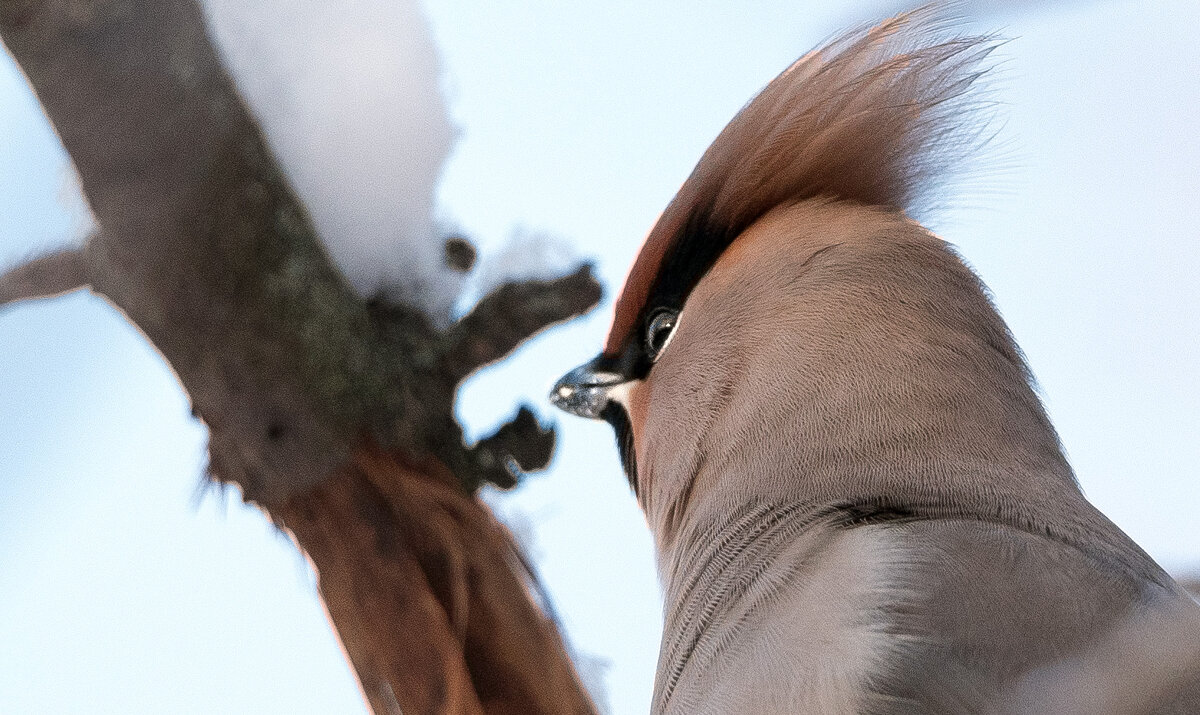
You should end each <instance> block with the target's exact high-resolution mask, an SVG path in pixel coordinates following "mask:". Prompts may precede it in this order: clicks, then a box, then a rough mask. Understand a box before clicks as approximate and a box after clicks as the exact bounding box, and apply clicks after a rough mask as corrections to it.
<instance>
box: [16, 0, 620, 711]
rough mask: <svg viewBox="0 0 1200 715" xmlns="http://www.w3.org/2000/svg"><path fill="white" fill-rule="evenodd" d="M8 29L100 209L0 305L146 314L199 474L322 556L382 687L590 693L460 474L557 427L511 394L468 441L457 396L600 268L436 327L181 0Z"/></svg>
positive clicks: (140, 318) (481, 479)
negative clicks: (283, 164)
mask: <svg viewBox="0 0 1200 715" xmlns="http://www.w3.org/2000/svg"><path fill="white" fill-rule="evenodd" d="M0 37H2V39H3V41H4V44H5V46H6V47H7V49H8V50H9V51H10V52H11V53H12V54H13V56H14V57H15V58H16V60H17V62H18V63H19V64H20V65H21V68H22V69H23V70H24V72H25V74H26V75H27V77H28V78H29V81H30V84H31V85H32V87H33V89H34V91H35V92H36V93H37V96H38V98H39V100H40V101H41V103H42V106H43V108H44V109H45V111H46V114H47V115H48V117H49V119H50V121H51V122H52V123H53V125H54V127H55V129H56V130H57V132H58V135H59V136H60V137H61V139H62V142H63V145H64V146H65V148H66V150H67V152H68V153H69V154H70V156H71V158H72V160H73V161H74V164H75V168H76V169H77V171H78V172H79V176H80V179H81V182H82V185H83V189H84V193H85V194H86V196H87V199H88V201H89V203H90V205H91V208H92V210H93V212H94V214H95V216H96V218H97V221H98V223H99V225H100V230H99V231H98V232H97V233H96V234H95V235H93V236H92V237H91V238H90V239H89V240H88V242H87V243H86V245H84V246H83V247H82V248H80V249H78V250H77V251H72V252H68V253H65V254H59V255H54V256H48V257H45V258H43V259H39V261H35V262H34V263H32V264H30V265H28V266H25V267H19V268H17V269H15V270H14V271H11V272H10V273H9V274H7V275H5V276H0V305H3V304H4V303H7V302H12V301H15V300H20V299H25V298H34V297H39V296H43V295H51V294H54V293H59V292H63V291H66V290H71V289H74V288H77V287H90V288H91V289H92V290H93V291H94V292H96V293H97V294H99V295H101V296H103V297H104V298H106V299H107V300H108V301H109V302H110V303H112V304H113V305H114V306H115V307H116V308H118V309H119V310H121V311H122V312H123V313H124V314H125V315H126V316H127V317H128V318H129V319H130V320H131V321H132V322H133V323H134V324H136V325H137V326H138V328H140V329H141V331H142V332H143V333H144V334H145V335H146V337H147V338H148V339H149V340H150V341H151V342H152V343H153V344H154V345H155V346H156V347H157V349H158V350H159V351H160V352H161V353H162V355H163V357H164V358H165V359H166V361H167V362H168V363H169V364H170V366H171V367H172V369H173V370H174V371H175V374H176V375H177V376H178V378H179V381H180V383H181V384H182V386H183V387H184V389H185V390H186V391H187V393H188V395H189V397H190V399H191V401H192V405H193V408H194V411H195V413H196V414H197V416H198V417H199V418H201V419H202V420H203V421H204V422H205V424H206V425H207V426H208V428H209V432H210V435H209V455H210V471H211V473H212V474H213V476H214V477H215V478H217V479H220V480H222V481H226V482H230V483H234V484H237V485H238V487H239V488H240V489H241V490H242V492H243V495H244V497H245V499H246V500H247V501H250V502H254V503H256V504H258V505H259V506H261V507H262V508H263V509H264V510H265V511H266V512H268V514H269V515H270V516H271V517H272V518H273V519H275V520H276V521H277V522H278V523H280V524H281V525H282V526H284V527H285V528H287V529H289V530H290V531H291V532H292V533H293V534H294V535H295V537H296V540H297V542H298V543H299V544H300V546H301V547H302V548H303V549H305V551H306V552H307V553H308V554H309V556H310V557H311V559H312V562H313V564H314V566H315V567H316V569H317V571H318V575H319V579H320V584H321V592H322V594H323V596H324V598H325V600H326V605H327V607H328V610H329V613H330V616H331V618H332V620H333V622H334V625H335V627H336V628H337V629H338V632H339V635H340V636H341V639H342V642H343V644H344V646H345V649H346V651H347V653H348V654H349V656H350V659H351V661H352V662H353V664H354V667H355V668H356V670H357V672H358V674H359V678H360V682H361V683H362V685H363V689H364V693H365V694H366V697H367V699H368V701H369V702H370V704H371V706H372V708H373V709H374V710H375V712H377V713H393V712H400V711H401V710H402V711H403V712H405V713H410V714H411V713H423V712H437V713H477V712H489V713H493V712H494V713H509V712H512V713H516V712H521V713H574V712H591V711H592V706H591V704H590V702H589V700H588V698H587V696H586V694H585V693H584V691H583V689H582V688H581V687H580V685H579V682H578V679H577V678H576V676H575V673H574V670H573V668H572V666H571V664H570V662H569V659H568V658H567V656H566V653H565V648H564V647H563V644H562V641H561V639H560V638H559V636H558V634H557V632H556V631H555V629H554V627H553V624H552V623H550V622H549V621H548V620H547V618H546V617H545V615H544V614H542V613H541V611H540V610H539V609H538V608H537V606H536V605H534V603H533V601H532V599H531V597H530V594H529V592H528V588H527V585H528V584H527V582H526V581H524V580H523V570H522V569H521V568H520V566H519V560H518V559H517V558H516V552H515V548H514V547H513V545H512V543H511V540H510V539H509V537H508V535H507V534H506V532H505V531H504V530H503V528H501V527H500V526H499V525H497V523H496V522H495V521H494V519H493V518H492V516H491V514H490V513H489V512H488V511H487V510H486V509H485V508H484V507H483V506H482V505H481V504H480V503H479V502H478V501H476V500H475V498H474V496H473V493H474V490H475V489H476V488H477V487H479V486H480V485H481V484H483V483H485V482H493V483H496V484H499V485H501V486H511V485H512V484H514V483H515V481H516V479H517V477H518V476H519V475H520V473H521V471H523V470H532V469H539V468H542V467H544V466H545V464H546V463H547V462H548V460H549V458H550V454H551V451H552V449H553V443H554V436H553V432H552V430H550V429H548V428H546V427H543V426H542V425H540V424H539V423H538V421H537V420H536V419H535V418H534V417H533V414H532V413H531V412H529V411H528V410H526V409H522V410H520V411H519V412H518V413H517V416H516V418H515V419H514V420H513V421H512V422H511V423H510V424H509V425H506V426H505V427H503V428H501V430H500V431H499V432H497V434H496V435H494V436H493V437H491V438H488V439H485V440H482V441H481V442H480V443H479V444H477V445H473V446H467V445H464V443H463V439H462V431H461V429H460V427H459V425H458V424H457V422H456V421H455V419H454V412H453V406H454V398H455V391H456V389H457V386H458V384H459V382H461V380H462V379H463V378H465V377H466V376H467V375H469V374H470V373H471V372H472V371H474V370H475V369H477V368H478V367H480V366H481V365H484V364H486V363H489V362H492V361H495V360H499V359H501V358H503V357H504V356H505V355H506V354H508V353H509V352H510V351H511V350H512V349H514V348H515V347H516V346H517V345H518V344H519V343H520V342H521V341H523V340H524V339H526V338H528V337H529V336H531V335H533V334H534V333H535V332H537V331H539V330H541V329H543V328H545V327H547V326H549V325H552V324H554V323H556V322H559V321H562V320H567V319H570V318H572V317H574V316H576V315H579V314H581V313H582V312H585V311H586V310H588V309H590V308H591V307H592V306H594V305H595V304H596V302H598V300H599V298H600V288H599V285H598V284H597V283H596V281H595V279H594V278H593V277H592V275H591V272H590V269H589V268H588V267H586V266H585V267H582V268H580V270H579V271H578V272H576V273H575V274H573V275H571V276H567V277H565V278H562V279H559V280H557V281H548V282H530V283H524V284H520V285H514V286H505V287H502V288H500V289H499V290H498V291H497V292H496V293H495V294H493V295H492V296H489V297H487V298H485V299H484V300H482V301H481V302H480V304H479V305H478V306H477V307H476V309H475V310H474V311H473V312H472V313H471V314H470V315H468V316H467V317H466V318H464V319H463V320H462V321H460V322H459V323H458V324H457V325H454V326H452V327H451V328H450V329H449V331H448V332H445V333H439V332H438V331H436V330H434V329H433V328H432V327H431V325H430V323H429V322H428V321H427V320H426V319H425V318H424V316H423V315H422V314H421V313H419V312H418V311H416V310H415V309H412V308H409V307H407V306H404V305H372V304H368V303H367V302H365V301H362V300H361V299H359V298H358V297H357V296H356V295H355V294H354V293H353V291H351V290H350V289H349V287H348V286H347V284H346V282H345V280H344V279H343V277H342V276H341V275H340V274H339V273H338V271H337V270H336V269H335V268H334V267H333V266H332V264H331V263H330V261H329V259H328V257H327V256H326V254H325V251H324V249H323V247H322V245H321V243H320V241H319V240H318V238H317V236H316V234H315V233H314V230H313V228H312V225H311V223H310V221H309V219H308V216H307V214H306V212H305V209H304V207H303V206H302V205H301V204H300V203H299V201H298V200H297V199H296V197H295V195H294V194H293V192H292V190H291V188H290V187H289V185H288V182H287V180H286V178H285V177H284V176H283V175H282V173H281V172H280V170H279V169H278V167H277V165H276V163H275V161H274V159H273V158H272V156H271V155H270V152H269V151H268V149H267V147H266V144H265V143H264V141H263V138H262V136H261V134H260V131H259V128H258V126H257V125H256V124H255V122H254V121H253V119H252V118H251V117H250V115H249V114H248V113H247V111H246V109H245V107H244V106H243V104H242V102H241V100H240V99H239V97H238V95H237V94H236V92H235V91H234V88H233V86H232V84H231V82H230V80H229V78H228V77H227V75H226V74H225V72H224V70H223V68H222V67H221V64H220V63H219V61H218V59H217V57H216V55H215V53H214V51H213V48H212V45H211V44H210V42H209V40H208V37H207V34H206V30H205V25H204V19H203V16H202V13H201V11H200V8H199V6H198V4H197V3H196V2H195V0H0ZM448 248H449V249H452V250H448V254H452V255H453V256H455V261H456V264H458V265H462V266H464V269H465V268H466V267H469V264H470V261H468V260H467V254H468V253H469V251H468V250H467V248H469V247H463V246H458V245H455V246H452V247H448Z"/></svg>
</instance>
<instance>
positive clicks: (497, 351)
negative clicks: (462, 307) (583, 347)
mask: <svg viewBox="0 0 1200 715" xmlns="http://www.w3.org/2000/svg"><path fill="white" fill-rule="evenodd" d="M600 295H601V290H600V284H599V283H598V282H597V281H596V278H595V277H594V276H593V275H592V267H591V266H590V265H584V266H581V267H580V268H579V270H577V271H575V272H574V273H572V274H571V275H569V276H564V277H562V278H558V279H556V280H552V281H527V282H524V283H509V284H506V285H503V286H500V287H499V288H498V289H496V290H495V291H493V292H492V293H491V294H489V295H488V296H487V297H485V298H484V299H483V300H481V301H479V304H478V305H476V306H475V309H474V310H472V311H471V312H470V313H469V314H467V315H466V316H465V317H463V318H462V320H459V321H458V323H456V324H455V325H454V326H453V327H452V328H450V330H449V332H448V333H447V334H446V337H445V340H444V349H443V351H442V363H443V366H444V368H445V370H446V372H447V373H448V374H449V375H451V376H452V377H453V378H454V379H455V380H456V381H461V380H462V379H463V378H465V377H466V376H468V375H470V374H471V373H472V372H474V371H475V370H478V369H479V368H481V367H483V366H484V365H489V364H491V363H493V362H496V361H497V360H500V359H502V358H504V357H505V356H506V355H508V354H509V353H511V352H512V351H513V350H515V349H516V348H517V346H518V345H520V344H521V343H522V342H524V341H525V340H527V339H529V338H530V337H532V336H533V335H535V334H537V333H539V332H541V331H542V330H545V329H546V328H548V327H550V326H551V325H554V324H556V323H561V322H563V321H565V320H570V319H571V318H574V317H576V316H579V315H582V314H583V313H586V312H587V311H588V310H590V309H591V308H592V307H594V306H595V305H596V304H597V303H599V302H600Z"/></svg>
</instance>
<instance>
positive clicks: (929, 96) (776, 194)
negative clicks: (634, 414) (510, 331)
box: [605, 6, 999, 354]
mask: <svg viewBox="0 0 1200 715" xmlns="http://www.w3.org/2000/svg"><path fill="white" fill-rule="evenodd" d="M952 31H953V25H952V24H951V23H948V22H946V21H945V20H942V19H940V16H939V12H938V11H937V10H935V9H934V8H933V7H932V6H927V7H925V8H921V9H918V10H914V11H912V12H908V13H904V14H902V15H898V16H896V17H894V18H892V19H890V20H887V21H885V22H883V23H882V24H879V25H877V26H875V27H872V28H869V29H859V30H855V31H851V32H849V33H847V34H845V35H842V36H841V37H838V38H836V39H834V40H833V41H831V42H829V43H828V44H827V45H825V46H824V47H822V48H821V49H818V50H814V51H813V52H810V53H809V54H807V55H805V56H804V57H801V58H800V59H799V60H797V61H796V62H795V63H794V64H793V65H792V66H791V67H789V68H788V69H787V70H785V71H784V72H783V73H782V74H780V75H779V76H778V77H776V78H775V79H774V80H773V81H772V82H771V83H770V84H768V85H767V86H766V88H764V89H763V90H762V92H761V93H759V94H758V96H756V97H755V98H754V99H752V100H751V101H750V102H749V103H748V104H747V105H746V106H745V107H744V108H743V109H742V110H741V111H740V112H739V113H738V114H737V116H735V117H734V118H733V120H732V121H730V123H729V124H728V125H727V126H726V127H725V129H724V130H723V131H722V132H721V133H720V135H718V136H717V138H716V140H715V141H714V142H713V143H712V145H711V146H710V147H709V148H708V150H707V151H706V152H705V153H704V156H703V157H701V159H700V162H699V163H698V164H697V165H696V168H695V169H694V170H693V171H692V174H691V176H689V177H688V179H687V181H686V182H685V183H684V185H683V187H682V188H680V190H679V193H678V194H676V196H675V198H674V199H673V200H672V201H671V203H670V205H668V206H667V209H666V210H665V211H664V212H663V214H662V216H661V217H660V218H659V220H658V222H657V223H656V224H655V226H654V228H653V229H652V230H651V232H650V234H649V236H648V237H647V238H646V242H645V244H644V245H643V247H642V250H641V252H640V253H639V254H638V258H637V260H636V261H635V263H634V266H633V268H632V270H631V271H630V273H629V277H628V278H627V279H626V282H625V287H624V288H623V290H622V292H621V295H620V297H619V298H618V300H617V305H616V317H615V319H614V321H613V327H612V330H611V332H610V333H609V338H608V343H607V345H606V347H605V352H606V353H610V354H611V353H615V352H617V351H619V350H620V349H621V346H622V345H623V344H624V342H625V341H626V339H627V338H628V336H629V332H630V331H631V330H632V329H633V327H634V325H635V324H636V322H637V320H638V317H639V316H640V314H641V313H642V311H643V310H644V309H645V308H646V306H645V303H646V301H647V299H648V296H649V295H650V294H651V290H652V288H653V286H654V284H655V282H656V281H657V280H659V273H660V272H661V271H662V270H663V269H664V267H665V266H666V267H669V266H668V264H669V263H670V258H671V254H673V253H679V252H686V251H695V250H699V251H700V252H702V253H703V254H704V255H705V256H706V257H710V258H711V260H714V261H715V259H716V258H717V257H718V256H719V255H720V252H721V251H723V250H724V248H726V247H727V246H728V245H729V243H732V241H733V240H734V239H735V238H736V237H737V235H738V234H740V233H741V232H742V231H744V230H745V229H746V228H748V227H749V226H750V224H752V223H754V222H755V221H756V220H757V219H759V218H760V217H762V216H763V215H764V214H765V213H766V212H768V211H770V210H771V209H773V208H775V207H776V206H779V205H781V204H785V203H794V202H796V201H802V200H805V199H810V198H816V197H818V196H821V197H830V198H834V199H838V200H844V201H856V202H860V203H863V204H869V205H873V206H884V207H887V208H891V209H895V210H897V211H903V212H905V213H907V214H908V215H910V216H913V217H919V216H920V215H921V213H922V212H923V211H924V210H926V209H928V208H929V206H930V204H931V203H932V202H933V200H934V199H936V197H937V196H938V194H939V192H940V190H941V189H942V188H943V187H944V184H945V182H946V181H947V180H948V179H949V178H950V177H951V175H952V174H953V173H954V170H955V169H956V168H957V167H958V166H959V165H960V164H961V163H962V162H963V161H964V160H965V159H968V158H969V157H970V156H971V155H972V154H973V153H975V152H976V150H977V149H978V148H979V147H980V146H981V145H982V144H983V143H984V141H985V140H986V138H987V136H986V134H985V131H986V127H987V122H984V121H980V118H979V113H978V111H977V110H978V109H980V108H982V107H984V106H986V102H984V101H982V100H981V99H980V98H979V97H976V96H974V94H973V93H971V92H969V90H970V89H971V87H972V86H973V85H974V84H975V83H976V81H977V80H978V79H979V78H980V77H981V76H982V75H983V74H985V72H986V71H987V68H986V67H985V66H984V65H985V62H984V61H985V60H986V59H987V57H988V56H989V55H990V54H991V52H992V51H993V50H994V49H995V48H996V46H997V45H998V44H999V41H998V40H997V38H995V37H994V36H973V37H968V36H960V35H955V34H953V32H952ZM713 242H715V244H716V245H706V246H697V245H695V244H697V243H713ZM709 265H711V263H710V264H709ZM698 279H699V276H696V280H698Z"/></svg>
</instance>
